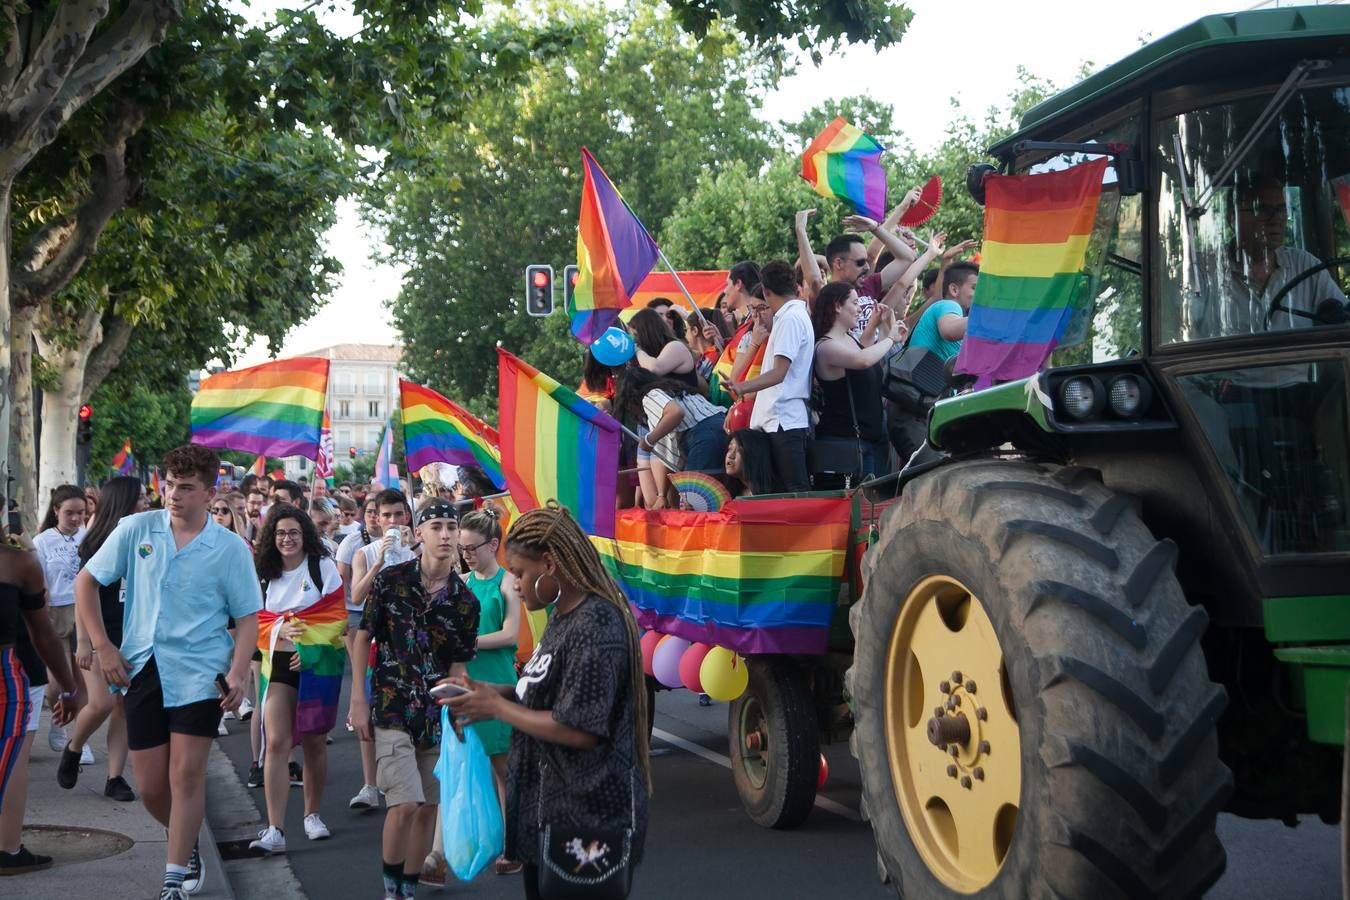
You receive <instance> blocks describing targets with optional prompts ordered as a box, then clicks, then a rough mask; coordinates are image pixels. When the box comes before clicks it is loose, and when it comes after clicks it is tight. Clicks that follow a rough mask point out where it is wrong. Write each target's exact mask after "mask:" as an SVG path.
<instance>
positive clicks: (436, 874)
mask: <svg viewBox="0 0 1350 900" xmlns="http://www.w3.org/2000/svg"><path fill="white" fill-rule="evenodd" d="M449 874H450V866H449V864H448V863H446V861H445V857H444V856H442V855H441V854H440V853H437V852H436V851H435V850H432V851H431V852H430V853H428V854H427V858H426V861H425V862H423V863H422V876H421V878H420V881H421V882H422V883H423V884H429V885H431V886H432V887H445V879H446V876H447V875H449Z"/></svg>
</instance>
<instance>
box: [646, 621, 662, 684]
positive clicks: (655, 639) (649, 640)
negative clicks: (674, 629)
mask: <svg viewBox="0 0 1350 900" xmlns="http://www.w3.org/2000/svg"><path fill="white" fill-rule="evenodd" d="M663 637H665V635H664V634H662V633H661V632H659V631H649V632H647V633H646V634H644V635H643V636H642V671H643V672H646V673H647V674H648V675H651V674H652V654H653V653H655V652H656V645H657V644H659V643H661V638H663ZM652 677H655V676H652Z"/></svg>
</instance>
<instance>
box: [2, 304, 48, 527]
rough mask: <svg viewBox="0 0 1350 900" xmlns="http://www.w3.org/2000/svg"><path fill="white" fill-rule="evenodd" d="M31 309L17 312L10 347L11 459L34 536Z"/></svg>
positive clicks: (16, 494) (16, 486) (36, 518)
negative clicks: (11, 398) (12, 407)
mask: <svg viewBox="0 0 1350 900" xmlns="http://www.w3.org/2000/svg"><path fill="white" fill-rule="evenodd" d="M36 316H37V310H36V309H35V308H33V307H31V306H29V307H21V308H19V309H16V310H14V321H13V329H14V335H13V346H12V347H11V348H10V353H11V358H10V377H9V385H10V396H11V397H13V398H14V412H13V421H12V423H11V425H12V428H11V430H10V433H9V458H10V460H11V461H12V462H13V465H14V481H12V482H10V483H11V485H12V486H13V497H14V501H15V502H16V503H18V504H19V512H20V513H21V515H22V516H23V527H24V531H25V532H27V533H28V534H32V533H33V532H34V530H35V529H36V528H37V524H38V521H39V518H40V512H41V511H40V510H39V509H38V492H37V483H38V482H37V430H36V427H35V422H34V418H33V319H34V318H35V317H36Z"/></svg>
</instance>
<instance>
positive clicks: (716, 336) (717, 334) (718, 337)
mask: <svg viewBox="0 0 1350 900" xmlns="http://www.w3.org/2000/svg"><path fill="white" fill-rule="evenodd" d="M652 243H653V244H655V243H656V242H655V241H653V242H652ZM656 252H657V254H658V255H659V256H660V257H661V262H663V263H665V264H666V268H667V269H668V270H669V271H670V275H671V277H672V278H674V279H675V284H676V285H678V286H679V288H680V293H682V294H684V299H686V300H688V301H689V308H690V309H692V310H693V311H694V315H696V316H698V323H699V326H700V327H706V326H707V324H708V320H707V319H705V318H703V310H701V309H699V308H698V304H697V303H695V302H694V298H693V297H692V296H691V295H690V294H689V288H687V287H685V286H684V282H683V281H681V280H680V273H679V272H677V271H675V267H674V266H672V265H671V264H670V259H669V258H667V257H666V251H664V250H662V249H661V246H660V245H659V244H656ZM713 343H714V344H716V345H717V352H718V353H721V352H722V351H723V350H724V349H726V344H725V343H724V342H723V341H722V332H721V331H719V330H718V329H716V328H714V329H713ZM624 430H625V431H627V430H628V429H626V428H625V429H624ZM662 462H665V460H662ZM667 465H669V464H668V463H667Z"/></svg>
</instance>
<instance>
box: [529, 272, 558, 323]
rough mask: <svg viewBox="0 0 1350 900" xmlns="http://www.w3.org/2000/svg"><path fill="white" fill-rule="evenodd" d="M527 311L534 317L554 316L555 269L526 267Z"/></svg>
mask: <svg viewBox="0 0 1350 900" xmlns="http://www.w3.org/2000/svg"><path fill="white" fill-rule="evenodd" d="M525 311H526V312H527V313H529V314H530V315H532V316H549V315H552V314H553V267H552V266H526V267H525Z"/></svg>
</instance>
